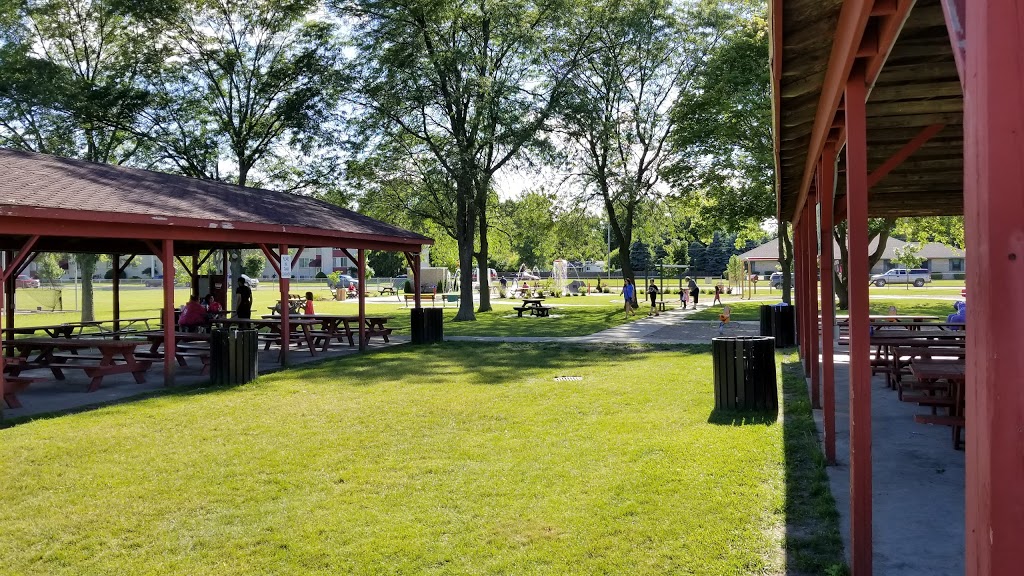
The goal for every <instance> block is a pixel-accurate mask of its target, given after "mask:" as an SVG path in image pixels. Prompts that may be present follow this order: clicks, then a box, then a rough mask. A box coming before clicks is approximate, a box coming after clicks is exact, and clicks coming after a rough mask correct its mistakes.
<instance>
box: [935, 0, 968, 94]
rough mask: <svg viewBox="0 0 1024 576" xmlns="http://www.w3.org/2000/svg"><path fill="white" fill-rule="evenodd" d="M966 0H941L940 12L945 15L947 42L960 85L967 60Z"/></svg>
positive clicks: (962, 83)
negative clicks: (951, 50)
mask: <svg viewBox="0 0 1024 576" xmlns="http://www.w3.org/2000/svg"><path fill="white" fill-rule="evenodd" d="M966 2H967V0H942V1H941V4H942V13H943V14H944V15H945V16H946V30H947V31H948V32H949V43H950V44H951V45H952V46H953V60H955V61H956V71H957V73H958V74H959V75H960V86H961V87H962V86H963V85H964V75H965V72H964V62H965V61H966V60H967V21H966V19H965V18H964V13H965V12H966V11H967V4H966Z"/></svg>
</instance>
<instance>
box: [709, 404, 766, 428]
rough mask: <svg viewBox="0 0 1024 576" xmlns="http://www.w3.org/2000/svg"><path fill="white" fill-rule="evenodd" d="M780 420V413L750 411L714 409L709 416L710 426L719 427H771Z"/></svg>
mask: <svg viewBox="0 0 1024 576" xmlns="http://www.w3.org/2000/svg"><path fill="white" fill-rule="evenodd" d="M778 419H779V411H778V410H777V409H776V410H768V411H761V412H755V411H750V410H719V409H717V408H716V409H714V410H712V411H711V415H710V416H708V424H715V425H718V426H769V425H771V424H774V423H775V422H776V421H777V420H778Z"/></svg>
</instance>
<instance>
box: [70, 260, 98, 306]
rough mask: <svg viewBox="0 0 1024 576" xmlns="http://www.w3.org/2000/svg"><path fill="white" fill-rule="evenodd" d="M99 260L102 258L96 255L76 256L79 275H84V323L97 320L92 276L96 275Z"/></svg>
mask: <svg viewBox="0 0 1024 576" xmlns="http://www.w3.org/2000/svg"><path fill="white" fill-rule="evenodd" d="M99 259H100V257H99V256H97V255H96V254H76V255H75V261H76V262H78V270H79V273H80V274H81V275H82V322H91V321H93V320H95V319H96V313H95V307H94V306H93V299H94V296H93V294H94V291H93V286H92V275H93V274H95V273H96V263H97V262H99Z"/></svg>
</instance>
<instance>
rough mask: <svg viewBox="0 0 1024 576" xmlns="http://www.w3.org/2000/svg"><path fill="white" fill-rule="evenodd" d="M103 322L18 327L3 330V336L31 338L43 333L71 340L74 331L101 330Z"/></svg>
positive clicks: (92, 321) (91, 321)
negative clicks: (90, 328) (87, 328)
mask: <svg viewBox="0 0 1024 576" xmlns="http://www.w3.org/2000/svg"><path fill="white" fill-rule="evenodd" d="M103 322H104V321H103V320H90V321H85V322H65V323H63V324H52V325H49V326H18V327H15V328H4V334H6V335H8V336H10V335H14V334H23V335H29V336H32V335H34V334H35V333H36V332H40V331H41V332H43V333H45V334H46V335H47V336H49V337H51V338H71V337H72V336H74V334H75V330H78V333H79V334H81V333H82V329H83V328H85V327H99V328H102V326H103Z"/></svg>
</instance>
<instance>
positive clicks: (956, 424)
mask: <svg viewBox="0 0 1024 576" xmlns="http://www.w3.org/2000/svg"><path fill="white" fill-rule="evenodd" d="M910 370H911V372H912V373H913V374H914V377H915V378H917V379H918V381H919V382H929V383H935V382H939V381H941V380H945V381H946V383H947V385H948V396H947V397H946V399H945V401H944V402H941V403H931V405H932V406H933V408H932V413H931V414H916V415H914V421H915V422H918V423H920V424H938V425H943V426H951V427H952V429H953V449H954V450H960V449H962V448H963V445H964V443H963V440H962V439H961V431H962V430H963V429H964V425H965V423H966V420H965V416H964V388H965V384H966V381H967V371H966V363H964V362H936V361H934V360H916V361H914V362H912V363H911V365H910ZM915 400H920V399H918V398H910V401H915ZM925 400H926V402H924V403H922V404H923V405H929V403H928V402H927V398H925ZM919 403H920V402H919ZM936 405H944V406H948V407H949V414H948V415H946V416H943V415H937V414H935V406H936Z"/></svg>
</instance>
